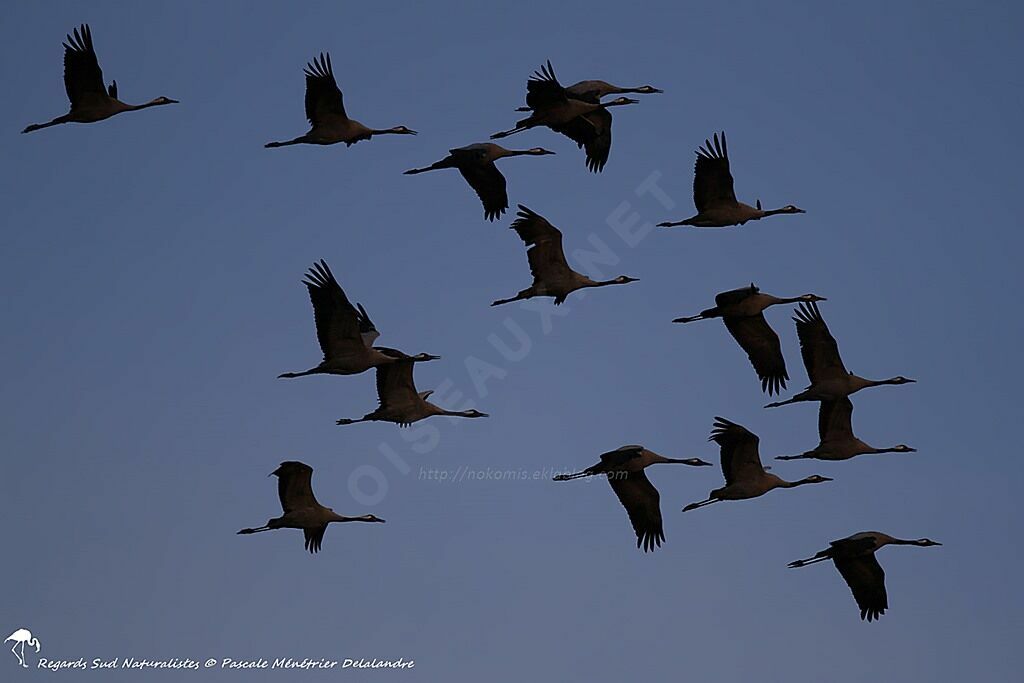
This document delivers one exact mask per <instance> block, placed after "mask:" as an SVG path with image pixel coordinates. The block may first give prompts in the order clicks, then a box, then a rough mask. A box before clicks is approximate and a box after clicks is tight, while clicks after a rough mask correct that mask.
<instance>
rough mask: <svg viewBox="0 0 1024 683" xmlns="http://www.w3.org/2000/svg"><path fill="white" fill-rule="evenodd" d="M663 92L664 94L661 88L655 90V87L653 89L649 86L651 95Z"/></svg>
mask: <svg viewBox="0 0 1024 683" xmlns="http://www.w3.org/2000/svg"><path fill="white" fill-rule="evenodd" d="M663 92H665V91H664V90H662V89H661V88H655V87H654V86H653V85H652V86H651V94H654V93H663Z"/></svg>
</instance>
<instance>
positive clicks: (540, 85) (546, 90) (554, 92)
mask: <svg viewBox="0 0 1024 683" xmlns="http://www.w3.org/2000/svg"><path fill="white" fill-rule="evenodd" d="M566 99H567V98H566V94H565V88H563V87H562V84H561V83H559V82H558V78H556V77H555V69H554V67H552V66H551V60H548V62H547V64H544V65H542V66H541V67H540V69H538V70H537V71H534V72H533V75H532V76H530V80H529V81H527V82H526V106H528V107H529V108H530V109H543V108H544V107H550V106H552V105H555V104H558V103H560V102H564V101H565V100H566Z"/></svg>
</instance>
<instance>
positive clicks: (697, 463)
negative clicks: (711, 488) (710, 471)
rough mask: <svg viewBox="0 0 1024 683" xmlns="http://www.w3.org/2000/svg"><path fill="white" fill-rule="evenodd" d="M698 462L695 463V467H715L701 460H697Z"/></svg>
mask: <svg viewBox="0 0 1024 683" xmlns="http://www.w3.org/2000/svg"><path fill="white" fill-rule="evenodd" d="M696 460H697V462H695V463H693V466H694V467H714V465H713V464H712V463H710V462H707V461H706V460H701V459H700V458H696Z"/></svg>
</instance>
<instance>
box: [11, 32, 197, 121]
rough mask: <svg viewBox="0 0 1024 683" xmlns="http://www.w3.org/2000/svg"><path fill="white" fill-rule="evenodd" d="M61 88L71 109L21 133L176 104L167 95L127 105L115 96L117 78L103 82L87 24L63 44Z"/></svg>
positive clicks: (176, 101)
mask: <svg viewBox="0 0 1024 683" xmlns="http://www.w3.org/2000/svg"><path fill="white" fill-rule="evenodd" d="M64 89H65V90H66V91H67V93H68V99H69V100H70V101H71V110H70V111H69V112H68V113H67V114H64V115H63V116H58V117H57V118H55V119H53V120H52V121H47V122H46V123H33V124H32V125H30V126H27V127H26V128H25V130H23V131H21V132H22V133H31V132H32V131H34V130H40V129H42V128H49V127H50V126H56V125H58V124H61V123H95V122H97V121H103V120H104V119H109V118H110V117H111V116H114V115H116V114H121V113H124V112H126V111H138V110H140V109H148V108H149V107H157V106H160V105H164V104H177V103H178V100H172V99H171V98H169V97H157V98H156V99H153V100H150V101H149V102H144V103H143V104H126V103H124V102H122V101H121V100H119V99H117V81H111V83H110V86H109V87H107V86H104V84H103V71H102V70H101V69H100V64H99V61H98V60H97V59H96V50H95V48H94V47H93V44H92V30H91V29H90V28H89V25H88V24H82V26H81V27H80V28H76V29H75V30H74V35H71V34H68V37H67V41H65V43H64Z"/></svg>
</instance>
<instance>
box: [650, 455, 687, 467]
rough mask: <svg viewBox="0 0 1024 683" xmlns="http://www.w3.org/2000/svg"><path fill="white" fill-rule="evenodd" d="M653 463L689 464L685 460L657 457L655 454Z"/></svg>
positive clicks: (652, 459)
mask: <svg viewBox="0 0 1024 683" xmlns="http://www.w3.org/2000/svg"><path fill="white" fill-rule="evenodd" d="M651 462H674V463H678V464H681V465H685V464H687V461H686V459H685V458H666V457H665V456H663V455H657V454H655V455H654V457H652V458H651Z"/></svg>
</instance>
